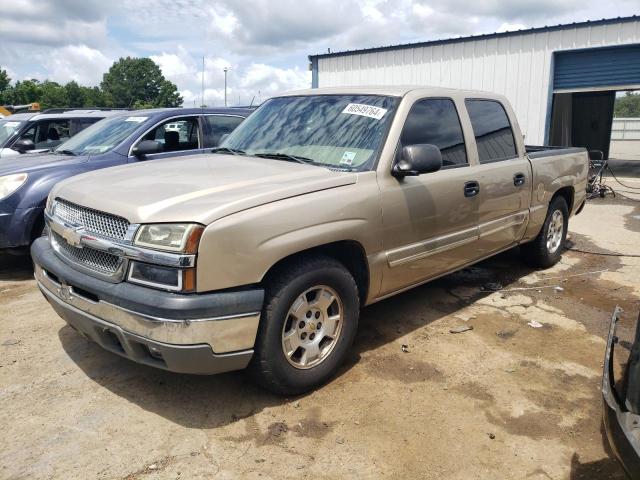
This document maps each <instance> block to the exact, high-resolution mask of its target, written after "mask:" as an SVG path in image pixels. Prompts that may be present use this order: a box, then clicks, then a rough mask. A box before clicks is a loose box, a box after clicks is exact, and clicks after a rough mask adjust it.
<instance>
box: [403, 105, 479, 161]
mask: <svg viewBox="0 0 640 480" xmlns="http://www.w3.org/2000/svg"><path fill="white" fill-rule="evenodd" d="M400 142H401V144H402V146H403V147H406V146H407V145H416V144H425V143H426V144H431V145H435V146H436V147H438V148H439V149H440V152H442V165H443V166H444V167H454V166H461V165H467V163H468V162H467V151H466V148H465V144H464V137H463V135H462V127H461V126H460V119H459V118H458V112H457V110H456V107H455V105H454V103H453V101H452V100H450V99H446V98H430V99H425V100H420V101H418V102H416V103H415V104H414V105H413V107H411V111H410V112H409V115H408V116H407V121H406V122H405V124H404V128H403V129H402V135H401V137H400Z"/></svg>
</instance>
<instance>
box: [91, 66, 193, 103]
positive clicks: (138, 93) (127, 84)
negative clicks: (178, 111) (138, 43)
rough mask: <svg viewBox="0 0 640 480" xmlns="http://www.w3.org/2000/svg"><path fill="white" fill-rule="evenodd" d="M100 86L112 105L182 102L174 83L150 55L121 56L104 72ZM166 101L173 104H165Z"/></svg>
mask: <svg viewBox="0 0 640 480" xmlns="http://www.w3.org/2000/svg"><path fill="white" fill-rule="evenodd" d="M100 86H101V87H102V91H103V92H104V95H105V99H106V102H107V104H108V105H109V106H113V107H133V106H134V105H136V104H138V105H153V106H157V107H160V106H162V107H164V106H180V105H182V98H180V96H179V95H177V87H176V86H175V85H174V84H173V83H171V82H169V81H168V80H167V79H165V78H164V76H163V75H162V72H161V71H160V67H158V65H156V64H155V63H154V61H153V60H151V59H150V58H132V57H127V58H121V59H120V60H118V61H117V62H115V63H114V64H113V65H112V66H111V68H110V69H109V71H108V72H107V73H105V74H104V76H103V78H102V83H101V84H100ZM161 94H162V95H161ZM167 102H173V104H172V105H165V103H167ZM176 103H177V104H176Z"/></svg>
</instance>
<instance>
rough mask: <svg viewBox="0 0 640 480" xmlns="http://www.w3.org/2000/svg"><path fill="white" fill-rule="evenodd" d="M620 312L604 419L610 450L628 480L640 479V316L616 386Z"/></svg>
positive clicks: (605, 379)
mask: <svg viewBox="0 0 640 480" xmlns="http://www.w3.org/2000/svg"><path fill="white" fill-rule="evenodd" d="M621 312H622V310H621V309H620V307H616V309H615V310H614V312H613V315H612V317H611V326H610V328H609V337H608V339H607V349H606V353H605V358H604V371H603V375H602V397H603V409H604V412H603V417H604V426H605V430H606V431H607V437H608V439H609V444H610V445H611V449H612V450H613V452H614V454H615V456H616V458H617V459H618V460H619V461H620V463H621V464H622V466H623V467H624V469H625V471H626V473H627V475H628V476H629V478H631V479H634V480H635V479H640V316H639V317H638V323H637V325H636V334H635V341H634V343H633V345H632V347H631V353H630V355H629V360H628V363H627V366H626V371H625V374H624V377H623V379H622V381H621V382H619V384H618V385H616V379H615V376H614V369H613V365H614V364H613V361H614V360H613V359H614V355H613V354H614V346H615V345H616V344H618V337H617V336H616V328H617V326H618V321H619V319H620V313H621Z"/></svg>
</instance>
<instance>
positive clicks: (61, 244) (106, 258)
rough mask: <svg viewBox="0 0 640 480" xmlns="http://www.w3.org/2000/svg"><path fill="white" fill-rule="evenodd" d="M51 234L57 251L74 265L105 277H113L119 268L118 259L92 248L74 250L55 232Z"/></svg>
mask: <svg viewBox="0 0 640 480" xmlns="http://www.w3.org/2000/svg"><path fill="white" fill-rule="evenodd" d="M51 233H52V241H53V242H55V245H57V247H58V251H59V252H60V253H61V254H62V255H64V256H65V257H67V258H68V259H69V260H71V261H72V262H74V263H77V264H80V265H82V266H84V267H87V268H90V269H92V270H95V271H96V272H98V273H102V274H106V275H113V274H114V273H116V271H117V270H118V268H119V267H120V264H121V262H122V260H121V259H120V257H117V256H115V255H111V254H110V253H106V252H101V251H99V250H94V249H93V248H88V247H84V248H76V247H74V246H73V245H69V244H68V243H67V241H66V240H65V239H64V238H62V237H61V236H60V235H58V234H57V233H56V232H51Z"/></svg>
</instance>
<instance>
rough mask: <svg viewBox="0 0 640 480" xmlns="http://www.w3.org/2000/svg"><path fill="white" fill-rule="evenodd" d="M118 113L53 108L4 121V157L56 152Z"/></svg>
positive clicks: (0, 141)
mask: <svg viewBox="0 0 640 480" xmlns="http://www.w3.org/2000/svg"><path fill="white" fill-rule="evenodd" d="M116 113H118V112H117V110H107V109H104V110H100V109H97V110H96V109H76V110H68V109H50V110H46V111H44V112H42V113H39V112H29V113H16V114H15V115H11V116H9V117H6V118H0V158H7V157H15V156H17V155H20V154H22V153H38V152H40V153H42V152H46V151H48V150H52V149H54V148H55V147H57V146H58V145H60V144H61V143H63V142H65V141H67V140H69V139H70V138H71V137H73V136H74V135H76V134H77V133H79V132H81V131H82V130H84V129H85V128H87V127H88V126H90V125H93V124H94V123H96V122H97V121H99V120H102V119H103V118H106V117H109V116H111V115H114V114H116Z"/></svg>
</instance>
